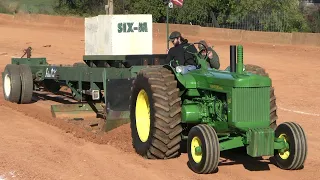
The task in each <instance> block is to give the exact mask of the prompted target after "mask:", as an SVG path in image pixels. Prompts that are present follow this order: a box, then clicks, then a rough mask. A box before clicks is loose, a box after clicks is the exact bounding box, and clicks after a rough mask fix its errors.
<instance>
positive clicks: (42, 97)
mask: <svg viewBox="0 0 320 180" xmlns="http://www.w3.org/2000/svg"><path fill="white" fill-rule="evenodd" d="M38 101H54V102H57V103H61V104H74V103H75V101H74V100H72V95H71V93H68V92H58V93H55V94H54V95H53V94H50V93H42V92H36V91H34V92H33V97H32V102H31V103H30V104H32V103H36V102H38Z"/></svg>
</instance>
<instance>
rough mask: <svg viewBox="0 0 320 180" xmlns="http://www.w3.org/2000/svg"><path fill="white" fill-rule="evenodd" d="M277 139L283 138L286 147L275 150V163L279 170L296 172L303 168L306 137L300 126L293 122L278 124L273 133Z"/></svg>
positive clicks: (305, 153)
mask: <svg viewBox="0 0 320 180" xmlns="http://www.w3.org/2000/svg"><path fill="white" fill-rule="evenodd" d="M275 136H276V137H277V138H283V139H284V141H285V142H286V143H288V147H287V148H286V149H282V151H279V150H275V155H274V158H275V161H276V163H277V165H278V166H279V167H280V168H281V169H286V170H297V169H301V168H303V164H304V162H305V160H306V157H307V151H308V147H307V142H306V135H305V133H304V131H303V129H302V128H301V126H300V125H298V124H296V123H294V122H285V123H282V124H280V125H279V126H278V127H277V128H276V131H275Z"/></svg>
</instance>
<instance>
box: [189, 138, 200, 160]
mask: <svg viewBox="0 0 320 180" xmlns="http://www.w3.org/2000/svg"><path fill="white" fill-rule="evenodd" d="M197 148H201V140H200V138H198V137H194V138H192V141H191V155H192V158H193V160H194V162H196V163H199V162H200V161H201V159H202V151H201V150H200V152H197V151H196V149H197Z"/></svg>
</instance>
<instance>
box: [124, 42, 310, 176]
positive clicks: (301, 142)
mask: <svg viewBox="0 0 320 180" xmlns="http://www.w3.org/2000/svg"><path fill="white" fill-rule="evenodd" d="M195 44H197V43H195ZM194 56H195V59H196V61H197V63H198V65H197V69H195V70H193V71H189V72H188V73H186V74H184V73H183V74H182V71H183V66H180V65H176V63H171V62H170V64H167V65H161V66H150V67H146V68H144V69H142V70H140V72H139V73H138V75H137V77H136V79H135V80H134V82H133V85H132V89H131V99H130V101H131V102H130V103H131V104H130V119H131V131H132V141H133V147H134V149H135V151H136V153H138V154H139V155H141V156H143V157H145V158H148V159H170V158H174V157H177V156H179V155H180V153H181V151H180V149H181V148H183V147H182V145H181V141H182V140H187V152H188V158H189V164H190V168H191V169H192V170H193V171H194V172H196V173H199V174H208V173H213V172H214V171H216V169H217V168H218V163H219V157H220V152H221V151H226V150H230V149H234V148H239V147H244V148H246V152H247V154H248V155H249V156H251V157H259V156H274V159H275V161H276V163H277V165H278V166H279V167H280V168H282V169H287V170H295V169H300V168H302V167H303V164H304V162H305V159H306V155H307V142H306V136H305V133H304V131H303V129H302V128H301V126H300V125H298V124H297V123H294V122H285V123H282V124H280V125H278V126H277V124H276V119H277V116H276V112H275V109H276V106H275V96H274V90H273V88H272V83H271V79H270V78H269V77H268V75H267V74H263V73H265V72H264V71H263V70H261V69H260V70H259V68H255V67H253V66H250V65H249V66H246V67H244V65H243V47H242V46H241V45H238V46H237V47H236V46H234V45H232V46H230V67H229V68H228V70H216V69H210V68H208V66H207V63H206V60H205V58H204V59H201V58H200V56H199V54H194ZM172 64H175V66H173V65H172ZM246 68H249V71H246ZM250 68H251V70H250ZM252 68H253V69H254V70H252Z"/></svg>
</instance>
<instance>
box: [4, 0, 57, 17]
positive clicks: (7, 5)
mask: <svg viewBox="0 0 320 180" xmlns="http://www.w3.org/2000/svg"><path fill="white" fill-rule="evenodd" d="M0 12H1V13H9V14H12V13H17V12H25V13H35V14H54V13H55V12H54V10H53V1H52V0H1V1H0Z"/></svg>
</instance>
